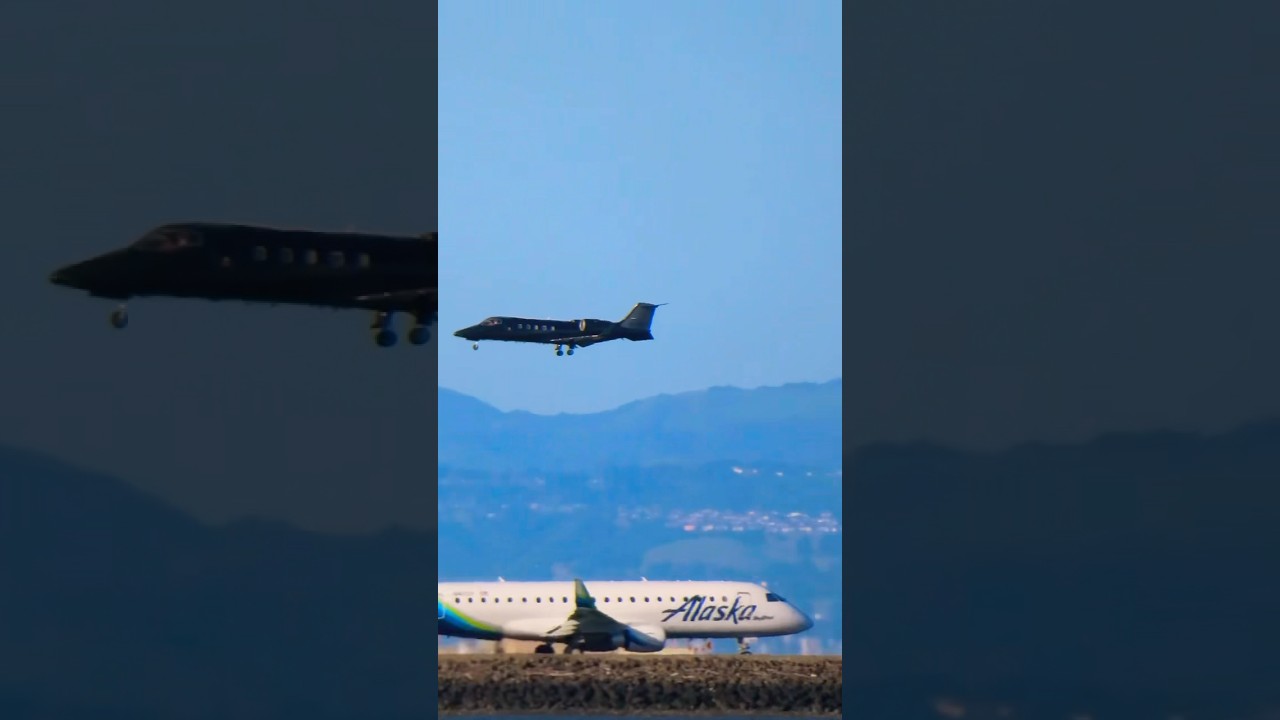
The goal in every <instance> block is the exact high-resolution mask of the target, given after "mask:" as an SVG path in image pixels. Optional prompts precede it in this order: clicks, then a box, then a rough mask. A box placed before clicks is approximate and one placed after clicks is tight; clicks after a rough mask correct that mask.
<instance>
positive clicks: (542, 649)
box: [533, 645, 556, 655]
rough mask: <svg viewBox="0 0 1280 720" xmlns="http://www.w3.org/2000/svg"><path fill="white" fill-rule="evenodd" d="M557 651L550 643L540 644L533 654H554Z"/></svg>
mask: <svg viewBox="0 0 1280 720" xmlns="http://www.w3.org/2000/svg"><path fill="white" fill-rule="evenodd" d="M555 651H556V650H555V648H553V647H551V646H550V645H539V646H537V647H535V648H534V649H533V654H534V655H553V654H555Z"/></svg>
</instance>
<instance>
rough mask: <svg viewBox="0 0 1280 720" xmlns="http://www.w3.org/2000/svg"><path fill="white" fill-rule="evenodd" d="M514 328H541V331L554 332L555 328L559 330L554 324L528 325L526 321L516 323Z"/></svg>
mask: <svg viewBox="0 0 1280 720" xmlns="http://www.w3.org/2000/svg"><path fill="white" fill-rule="evenodd" d="M516 329H517V330H543V331H547V330H550V331H552V332H554V331H556V330H559V329H560V328H558V327H556V326H555V325H529V324H527V323H516Z"/></svg>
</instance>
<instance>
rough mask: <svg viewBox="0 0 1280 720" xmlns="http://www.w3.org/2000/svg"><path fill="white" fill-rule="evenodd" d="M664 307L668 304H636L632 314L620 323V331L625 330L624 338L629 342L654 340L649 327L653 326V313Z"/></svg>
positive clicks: (628, 314)
mask: <svg viewBox="0 0 1280 720" xmlns="http://www.w3.org/2000/svg"><path fill="white" fill-rule="evenodd" d="M663 305H666V303H658V304H657V305H654V304H653V303H643V302H642V303H636V306H635V307H633V308H631V312H629V313H627V316H626V317H624V318H622V322H619V323H618V327H619V329H621V330H623V337H626V338H627V339H628V340H652V339H653V333H651V332H649V326H651V325H652V324H653V313H654V311H655V310H657V309H658V308H660V307H662V306H663Z"/></svg>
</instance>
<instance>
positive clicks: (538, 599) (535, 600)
mask: <svg viewBox="0 0 1280 720" xmlns="http://www.w3.org/2000/svg"><path fill="white" fill-rule="evenodd" d="M534 602H542V598H534Z"/></svg>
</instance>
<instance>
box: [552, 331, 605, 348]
mask: <svg viewBox="0 0 1280 720" xmlns="http://www.w3.org/2000/svg"><path fill="white" fill-rule="evenodd" d="M608 339H609V336H608V335H605V334H603V333H601V334H599V335H576V336H574V337H563V338H555V339H554V340H552V341H551V342H553V343H556V344H558V345H576V346H577V347H587V346H589V345H595V344H596V343H598V342H604V341H605V340H608Z"/></svg>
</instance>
